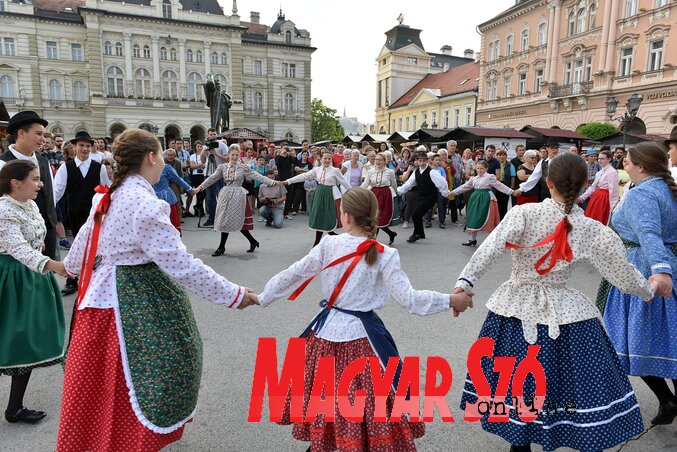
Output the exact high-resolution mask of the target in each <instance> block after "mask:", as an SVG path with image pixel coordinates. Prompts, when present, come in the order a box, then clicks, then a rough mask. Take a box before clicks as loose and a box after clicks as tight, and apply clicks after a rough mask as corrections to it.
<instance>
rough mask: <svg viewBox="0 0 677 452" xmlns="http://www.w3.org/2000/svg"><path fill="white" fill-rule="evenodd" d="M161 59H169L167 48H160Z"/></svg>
mask: <svg viewBox="0 0 677 452" xmlns="http://www.w3.org/2000/svg"><path fill="white" fill-rule="evenodd" d="M160 59H161V60H166V59H167V48H166V47H160Z"/></svg>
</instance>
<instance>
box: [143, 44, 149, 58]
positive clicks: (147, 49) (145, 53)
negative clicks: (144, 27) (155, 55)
mask: <svg viewBox="0 0 677 452" xmlns="http://www.w3.org/2000/svg"><path fill="white" fill-rule="evenodd" d="M143 57H144V58H150V47H148V46H143Z"/></svg>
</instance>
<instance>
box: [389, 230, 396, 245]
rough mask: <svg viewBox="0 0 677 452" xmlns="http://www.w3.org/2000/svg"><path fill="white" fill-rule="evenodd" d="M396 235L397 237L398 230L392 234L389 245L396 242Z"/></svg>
mask: <svg viewBox="0 0 677 452" xmlns="http://www.w3.org/2000/svg"><path fill="white" fill-rule="evenodd" d="M395 237H397V232H393V233H392V235H391V236H390V242H388V245H392V244H393V243H395Z"/></svg>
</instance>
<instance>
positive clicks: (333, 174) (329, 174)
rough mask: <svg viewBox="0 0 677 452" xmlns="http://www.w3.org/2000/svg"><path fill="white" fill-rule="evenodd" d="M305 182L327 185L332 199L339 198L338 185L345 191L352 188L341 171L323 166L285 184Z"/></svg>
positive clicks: (299, 175) (297, 176)
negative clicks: (311, 181) (330, 190)
mask: <svg viewBox="0 0 677 452" xmlns="http://www.w3.org/2000/svg"><path fill="white" fill-rule="evenodd" d="M307 180H315V181H317V183H318V184H320V185H328V186H330V187H332V194H333V195H334V199H340V198H341V190H339V188H338V185H341V186H342V187H343V188H345V189H346V190H349V189H351V188H353V187H352V186H351V185H350V184H349V183H348V181H347V180H346V179H345V177H343V174H341V170H340V169H338V168H334V167H333V166H330V167H328V168H325V167H323V166H316V167H315V168H313V169H312V170H310V171H308V172H306V173H302V174H298V175H296V176H294V177H292V178H291V179H287V180H286V181H285V183H286V184H288V185H291V184H295V183H296V182H304V181H307ZM353 251H354V250H353Z"/></svg>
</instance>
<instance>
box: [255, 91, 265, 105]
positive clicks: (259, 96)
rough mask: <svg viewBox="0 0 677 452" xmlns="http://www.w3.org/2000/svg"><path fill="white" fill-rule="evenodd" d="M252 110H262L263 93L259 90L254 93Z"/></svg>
mask: <svg viewBox="0 0 677 452" xmlns="http://www.w3.org/2000/svg"><path fill="white" fill-rule="evenodd" d="M254 110H263V94H262V93H261V92H259V91H257V92H255V93H254Z"/></svg>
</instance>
